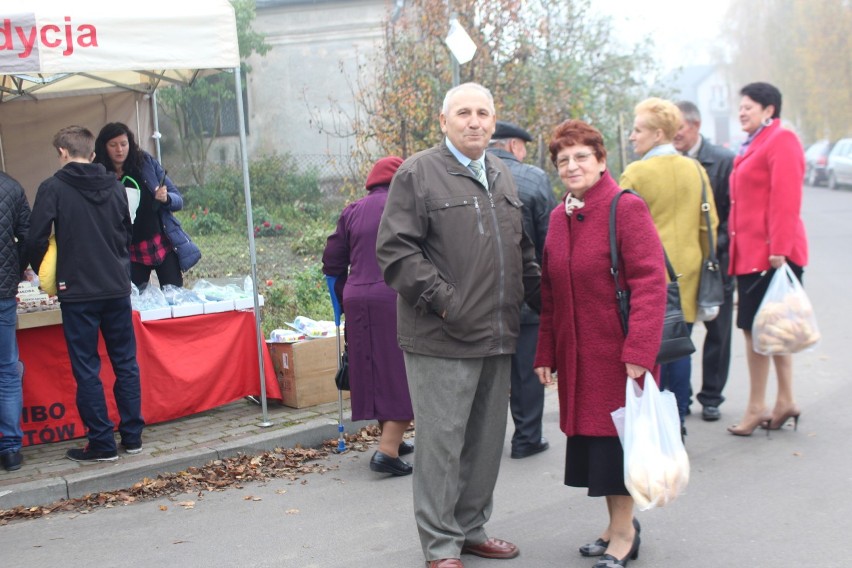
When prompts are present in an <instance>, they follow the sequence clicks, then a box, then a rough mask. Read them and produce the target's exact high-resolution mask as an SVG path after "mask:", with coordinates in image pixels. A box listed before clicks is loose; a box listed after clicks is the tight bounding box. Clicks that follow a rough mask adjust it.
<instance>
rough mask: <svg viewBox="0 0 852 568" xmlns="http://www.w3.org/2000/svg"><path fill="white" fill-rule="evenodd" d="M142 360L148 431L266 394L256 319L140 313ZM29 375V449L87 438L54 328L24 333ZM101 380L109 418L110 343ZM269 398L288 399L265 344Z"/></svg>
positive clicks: (139, 356)
mask: <svg viewBox="0 0 852 568" xmlns="http://www.w3.org/2000/svg"><path fill="white" fill-rule="evenodd" d="M133 327H134V329H135V331H136V359H137V361H138V362H139V373H140V377H141V382H142V416H143V417H144V418H145V422H146V423H148V424H154V423H156V422H163V421H166V420H172V419H174V418H180V417H182V416H187V415H189V414H194V413H197V412H203V411H205V410H208V409H210V408H215V407H216V406H221V405H223V404H227V403H229V402H233V401H235V400H239V399H240V398H243V397H245V396H247V395H257V394H259V393H260V381H259V377H260V372H259V370H258V361H257V340H256V335H255V320H254V313H253V312H251V311H247V312H242V311H240V312H234V311H232V312H224V313H220V314H209V315H203V316H192V317H184V318H174V319H163V320H155V321H146V322H143V321H141V320H140V319H139V313H138V312H133ZM17 333H18V348H19V350H20V359H21V361H23V363H24V366H25V369H26V370H25V373H24V412H23V430H24V445H25V446H28V445H33V444H41V443H47V442H56V441H59V440H68V439H71V438H79V437H82V436H84V435H85V432H84V430H83V423H82V422H81V420H80V415H79V414H78V413H77V405H76V403H75V402H74V397H75V393H76V392H77V385H76V383H75V381H74V376H73V375H72V374H71V362H70V360H69V358H68V349H67V348H66V346H65V338H64V336H63V334H62V326H60V325H51V326H46V327H37V328H31V329H21V330H18V332H17ZM98 350H99V352H100V355H101V362H102V365H101V380H102V381H103V383H104V390H105V392H106V393H107V405H108V406H109V411H110V418H111V419H112V420H113V422H115V424H116V425H118V422H119V417H118V411H117V410H116V407H115V401H114V399H113V397H112V387H113V384H114V382H115V375H113V373H112V366H111V365H110V364H109V357H108V356H107V353H106V347H105V346H104V343H103V339H101V341H100V345H99V346H98ZM263 357H264V360H263V366H264V374H265V379H266V393H267V397H268V398H278V399H280V398H281V390H280V388H279V386H278V381H277V380H276V378H275V371H274V370H273V368H272V359H271V358H270V357H269V352H268V351H267V349H266V343H265V342H264V343H263Z"/></svg>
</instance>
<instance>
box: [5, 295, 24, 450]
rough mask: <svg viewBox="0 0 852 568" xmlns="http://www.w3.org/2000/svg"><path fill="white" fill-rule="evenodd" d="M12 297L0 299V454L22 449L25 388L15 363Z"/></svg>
mask: <svg viewBox="0 0 852 568" xmlns="http://www.w3.org/2000/svg"><path fill="white" fill-rule="evenodd" d="M16 304H17V302H16V300H15V298H2V299H0V454H8V453H13V452H17V451H19V450H20V449H21V437H22V436H23V435H24V433H23V431H22V430H21V409H22V408H23V405H24V389H23V384H22V383H21V366H20V364H19V363H18V339H17V336H16V335H15V322H16V320H17V318H18V316H17V312H16V309H15V306H16Z"/></svg>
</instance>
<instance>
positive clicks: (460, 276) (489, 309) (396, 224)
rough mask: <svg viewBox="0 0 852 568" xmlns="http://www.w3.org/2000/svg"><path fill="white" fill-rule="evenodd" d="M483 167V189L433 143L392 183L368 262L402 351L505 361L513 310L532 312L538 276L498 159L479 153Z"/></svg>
mask: <svg viewBox="0 0 852 568" xmlns="http://www.w3.org/2000/svg"><path fill="white" fill-rule="evenodd" d="M485 165H486V168H485V169H486V176H487V178H488V184H489V189H488V190H486V189H485V188H484V187H483V186H482V185H481V184H480V183H479V182H478V181H477V180H476V178H475V177H474V176H473V174H472V173H471V171H470V170H469V169H468V168H467V167H465V166H463V165H462V164H461V163H460V162H459V161H458V160H457V159H456V158H455V156H453V154H452V153H451V152H450V150H449V149H448V148H447V146H446V144H445V143H443V142H442V143H441V144H439V145H437V146H435V147H433V148H430V149H429V150H425V151H423V152H419V153H417V154H415V155H414V156H412V157H410V158H409V159H407V160H406V161H405V162H404V163H403V164H402V166H400V168H399V170H398V171H397V173H396V175H395V176H394V178H393V182H392V183H391V187H390V191H389V194H388V200H387V203H386V205H385V210H384V213H383V214H382V220H381V223H380V225H379V235H378V240H377V243H376V255H377V258H378V261H379V267H381V269H382V273H383V275H384V279H385V282H387V284H388V285H389V286H390V287H391V288H393V289H394V290H396V291H397V292H398V294H399V296H398V299H397V334H398V339H399V345H400V347H401V348H402V349H403V351H409V352H412V353H418V354H421V355H430V356H438V357H451V358H475V357H487V356H492V355H501V354H511V353H514V352H515V346H516V342H517V337H518V332H519V329H520V311H521V304H522V303H523V302H524V301H525V300H526V301H527V303H529V304H530V305H531V306H532V307H533V308H534V309H535V310H536V311H538V309H539V306H540V298H539V290H540V281H541V269H540V268H539V266H538V264H537V263H536V261H535V248H534V246H533V244H532V242H531V241H530V240H529V238H528V237H527V236H526V234H525V233H524V230H523V215H522V213H521V207H522V203H521V200H520V199H519V198H518V194H517V191H516V188H515V182H514V180H513V179H512V175H511V173H509V171H508V169H507V168H506V165H505V164H504V163H503V162H502V161H501V160H500V159H499V158H495V157H494V156H490V155H486V157H485ZM444 314H445V315H444ZM442 316H444V317H443V318H442Z"/></svg>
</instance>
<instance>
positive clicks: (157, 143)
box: [151, 89, 163, 164]
mask: <svg viewBox="0 0 852 568" xmlns="http://www.w3.org/2000/svg"><path fill="white" fill-rule="evenodd" d="M151 114H152V115H153V117H154V134H153V136H152V137H153V138H154V146H155V147H156V148H157V161H158V162H160V163H161V164H162V163H163V156H162V155H161V153H160V114H159V112H158V109H157V89H154V92H153V93H151Z"/></svg>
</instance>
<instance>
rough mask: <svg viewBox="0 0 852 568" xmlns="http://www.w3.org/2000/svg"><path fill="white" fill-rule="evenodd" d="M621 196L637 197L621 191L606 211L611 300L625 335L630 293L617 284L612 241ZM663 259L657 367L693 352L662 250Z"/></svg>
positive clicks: (674, 279) (615, 248)
mask: <svg viewBox="0 0 852 568" xmlns="http://www.w3.org/2000/svg"><path fill="white" fill-rule="evenodd" d="M625 193H632V194H633V195H636V196H638V197H640V198H641V196H640V195H639V194H638V193H636V192H635V191H632V190H630V189H625V190H623V191H621V192H620V193H618V194H617V195H616V196H615V197H614V198H613V200H612V203H611V204H610V208H609V253H610V261H611V263H612V264H611V266H610V273H611V274H612V278H613V280H615V299H616V303H617V305H618V313H619V315H620V316H621V328H622V329H623V330H624V335H625V336H626V335H627V322H628V320H629V316H630V290H624V289H622V288H621V284H620V283H619V281H618V246H617V245H616V242H615V211H616V206H617V205H618V200H619V198H620V197H621V196H622V195H624V194H625ZM663 257H664V258H665V260H666V270H667V271H668V274H669V283H668V284H667V285H666V315H665V319H664V320H663V341H662V343H661V344H660V351H659V353H657V364H658V365H662V364H663V363H670V362H672V361H677V360H678V359H682V358H684V357H686V356H688V355H691V354H693V353H695V344H694V343H692V339H690V337H689V336H690V332H689V326H688V325H687V324H686V320H685V319H684V317H683V310H682V309H681V305H680V286H679V285H678V283H677V274H676V273H675V271H674V268H673V267H672V264H671V262H669V256H668V255H667V254H666V250H665V249H663Z"/></svg>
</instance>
